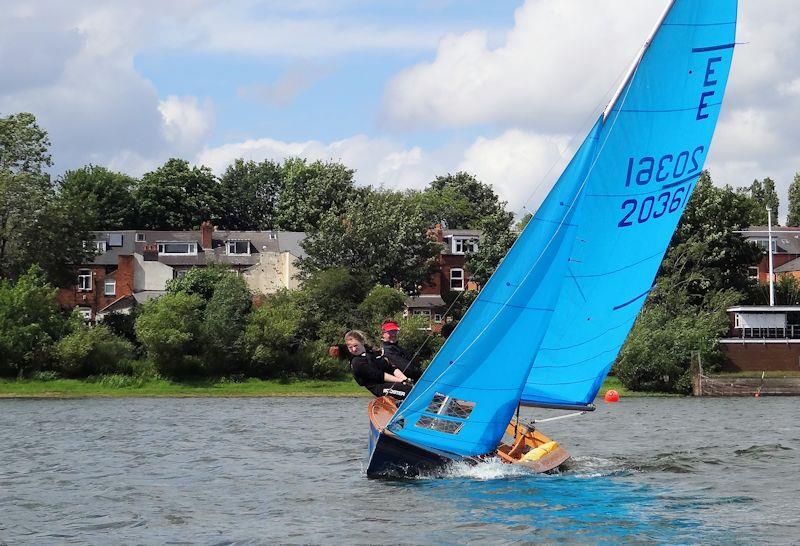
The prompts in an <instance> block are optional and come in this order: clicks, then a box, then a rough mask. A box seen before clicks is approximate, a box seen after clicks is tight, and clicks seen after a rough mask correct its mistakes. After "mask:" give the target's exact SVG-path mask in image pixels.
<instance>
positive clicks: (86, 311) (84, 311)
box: [78, 307, 92, 322]
mask: <svg viewBox="0 0 800 546" xmlns="http://www.w3.org/2000/svg"><path fill="white" fill-rule="evenodd" d="M78 312H79V313H80V314H81V317H82V318H83V320H85V321H86V322H89V321H90V320H92V310H91V309H90V308H89V307H78Z"/></svg>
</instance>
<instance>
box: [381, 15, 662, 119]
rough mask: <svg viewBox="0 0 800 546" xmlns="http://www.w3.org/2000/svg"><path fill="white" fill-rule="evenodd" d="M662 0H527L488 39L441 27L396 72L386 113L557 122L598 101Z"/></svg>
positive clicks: (593, 106)
mask: <svg viewBox="0 0 800 546" xmlns="http://www.w3.org/2000/svg"><path fill="white" fill-rule="evenodd" d="M662 4H663V2H661V1H660V0H647V1H641V2H633V3H630V2H629V3H622V2H608V1H606V2H586V1H584V0H560V1H559V2H551V1H545V0H528V2H526V3H525V4H524V5H523V6H522V7H520V8H519V9H518V10H517V11H516V14H515V26H514V28H513V29H511V30H510V31H509V32H508V35H507V37H506V40H505V43H504V44H503V45H501V46H500V47H497V48H494V49H492V48H490V47H489V45H488V38H487V36H488V35H487V33H486V32H484V31H480V30H478V31H472V32H467V33H465V34H461V35H449V36H447V37H445V38H444V39H443V40H442V41H441V43H440V44H439V48H438V51H437V54H436V58H435V59H434V60H432V61H430V62H424V63H420V64H418V65H416V66H414V67H411V68H409V69H407V70H405V71H403V72H401V73H400V74H399V75H397V76H396V77H395V78H394V79H393V81H392V82H391V83H390V84H389V86H388V87H387V90H386V96H385V100H384V108H385V115H386V118H387V119H388V120H389V121H390V122H391V123H393V124H395V125H396V126H399V127H414V128H419V127H434V128H435V127H465V126H470V125H475V124H492V125H501V126H517V127H520V126H522V127H535V128H537V129H538V130H546V131H559V130H560V131H563V128H564V126H569V124H571V123H572V124H574V123H575V122H576V121H579V120H582V119H585V117H586V116H587V114H588V113H589V112H591V111H593V110H595V109H596V108H598V107H599V106H602V105H603V103H604V102H605V101H604V100H603V95H604V93H607V92H610V91H611V90H612V89H613V87H614V86H613V81H614V79H615V77H620V76H621V75H622V73H623V72H624V70H625V68H627V66H628V64H629V63H630V61H631V60H632V58H633V56H634V54H635V53H636V51H637V49H638V47H639V46H640V45H641V43H642V42H643V41H644V39H645V38H646V37H647V33H648V31H649V30H650V29H651V28H652V25H653V23H654V22H655V19H656V18H657V14H658V13H659V10H658V9H657V8H656V9H654V6H659V5H662Z"/></svg>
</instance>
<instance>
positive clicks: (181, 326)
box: [135, 292, 203, 377]
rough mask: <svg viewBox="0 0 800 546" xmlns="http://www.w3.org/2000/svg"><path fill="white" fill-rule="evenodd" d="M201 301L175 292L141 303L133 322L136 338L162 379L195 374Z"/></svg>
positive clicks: (196, 370)
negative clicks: (134, 322)
mask: <svg viewBox="0 0 800 546" xmlns="http://www.w3.org/2000/svg"><path fill="white" fill-rule="evenodd" d="M202 307H203V300H202V299H201V297H200V296H198V295H196V294H186V293H184V292H176V293H171V294H166V295H164V296H162V297H160V298H158V299H155V300H151V301H149V302H147V303H145V304H144V305H143V306H142V308H141V311H140V313H139V317H138V318H137V319H136V326H135V329H136V337H137V338H138V339H139V341H140V342H141V343H142V346H143V347H144V349H145V351H146V353H147V356H148V358H149V359H150V360H152V362H153V364H154V365H155V367H156V370H157V371H158V372H159V373H160V374H162V375H165V376H169V377H180V376H186V375H192V374H196V373H198V372H199V371H200V370H201V368H202V363H201V362H200V361H199V359H198V358H197V353H198V333H199V331H200V320H201V317H202V312H201V310H202Z"/></svg>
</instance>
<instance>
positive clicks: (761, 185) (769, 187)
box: [737, 177, 780, 226]
mask: <svg viewBox="0 0 800 546" xmlns="http://www.w3.org/2000/svg"><path fill="white" fill-rule="evenodd" d="M737 191H738V193H744V194H746V195H749V197H751V198H752V199H753V202H754V212H753V214H752V217H751V219H750V225H762V226H765V225H767V211H766V209H767V207H769V209H770V211H771V213H772V223H773V224H777V223H778V204H779V202H780V201H779V199H778V193H777V192H776V191H775V182H774V181H773V180H772V179H771V178H769V177H767V178H764V180H763V181H762V180H758V179H755V180H753V183H752V184H750V186H746V187H744V188H739V189H738V190H737Z"/></svg>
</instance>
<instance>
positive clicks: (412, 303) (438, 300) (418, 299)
mask: <svg viewBox="0 0 800 546" xmlns="http://www.w3.org/2000/svg"><path fill="white" fill-rule="evenodd" d="M406 305H407V306H408V307H410V308H414V309H420V308H424V309H433V308H435V307H444V306H445V305H446V304H445V302H444V300H443V299H442V296H439V295H438V294H423V295H421V296H410V297H409V298H408V300H406Z"/></svg>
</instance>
